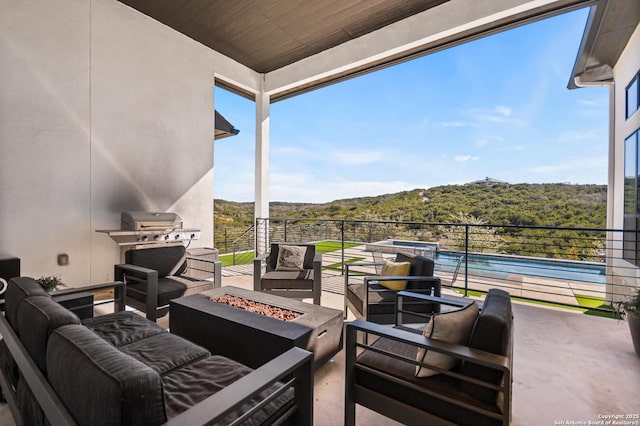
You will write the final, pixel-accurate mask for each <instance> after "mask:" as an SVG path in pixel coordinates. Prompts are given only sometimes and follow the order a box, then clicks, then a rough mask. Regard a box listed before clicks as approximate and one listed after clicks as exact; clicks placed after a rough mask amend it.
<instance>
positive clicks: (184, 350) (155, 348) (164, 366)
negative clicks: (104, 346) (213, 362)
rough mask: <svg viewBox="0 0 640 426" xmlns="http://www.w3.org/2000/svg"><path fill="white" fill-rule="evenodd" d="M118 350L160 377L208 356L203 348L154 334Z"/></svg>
mask: <svg viewBox="0 0 640 426" xmlns="http://www.w3.org/2000/svg"><path fill="white" fill-rule="evenodd" d="M119 349H120V350H121V351H122V352H123V353H125V354H127V355H130V356H131V357H133V358H135V359H137V360H138V361H140V362H142V363H144V364H145V365H147V366H149V367H151V368H152V369H153V370H155V371H156V372H157V373H158V374H160V375H163V374H167V373H169V372H171V371H173V370H175V369H176V368H180V367H183V366H185V365H187V364H189V363H192V362H194V361H197V360H199V359H202V358H204V357H206V356H208V355H209V351H208V350H206V349H205V348H203V347H201V346H198V345H196V344H194V343H191V342H189V341H188V340H185V339H183V338H181V337H178V336H176V335H175V334H170V333H160V334H156V335H153V336H150V337H147V338H146V339H142V340H138V341H136V342H133V343H130V344H128V345H125V346H121V347H120V348H119Z"/></svg>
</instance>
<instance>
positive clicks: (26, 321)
mask: <svg viewBox="0 0 640 426" xmlns="http://www.w3.org/2000/svg"><path fill="white" fill-rule="evenodd" d="M68 324H80V319H79V318H78V316H77V315H76V314H74V313H73V312H71V311H69V310H67V309H65V308H64V307H63V306H61V305H60V304H58V303H56V302H54V301H53V300H52V299H51V298H50V297H48V296H31V297H27V298H26V299H24V300H23V301H22V303H21V304H20V308H19V309H18V327H19V328H20V329H21V330H22V335H21V336H20V340H21V341H22V344H23V345H24V347H25V348H26V349H27V352H29V355H31V358H33V360H34V361H35V363H36V365H37V366H38V368H40V371H42V372H43V373H46V356H47V341H48V339H49V336H50V335H51V333H52V332H53V331H54V330H55V329H56V328H58V327H60V326H63V325H68Z"/></svg>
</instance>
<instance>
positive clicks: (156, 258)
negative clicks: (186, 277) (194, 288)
mask: <svg viewBox="0 0 640 426" xmlns="http://www.w3.org/2000/svg"><path fill="white" fill-rule="evenodd" d="M124 256H125V262H126V263H129V264H132V265H136V266H142V267H144V268H149V269H153V270H155V271H158V278H162V277H166V276H167V275H169V274H170V273H171V271H172V270H174V269H175V268H176V266H177V265H178V263H180V267H179V268H178V269H177V270H176V272H175V273H174V274H172V275H180V274H182V273H183V272H184V271H185V269H187V260H186V257H185V256H186V249H185V247H184V246H182V245H180V246H164V247H156V248H149V249H138V250H129V251H127V252H126V253H125V255H124Z"/></svg>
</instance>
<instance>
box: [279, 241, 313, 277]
mask: <svg viewBox="0 0 640 426" xmlns="http://www.w3.org/2000/svg"><path fill="white" fill-rule="evenodd" d="M306 253H307V247H304V246H293V245H286V244H280V245H279V246H278V254H277V261H276V271H302V270H303V269H304V258H305V255H306Z"/></svg>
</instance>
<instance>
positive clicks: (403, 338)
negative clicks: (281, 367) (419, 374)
mask: <svg viewBox="0 0 640 426" xmlns="http://www.w3.org/2000/svg"><path fill="white" fill-rule="evenodd" d="M404 298H418V299H423V300H425V301H427V300H428V301H437V302H439V303H442V304H446V305H450V306H456V307H464V306H465V305H466V304H467V303H469V302H465V301H462V300H449V299H443V298H439V297H432V296H425V295H421V294H415V293H411V292H405V291H402V292H399V293H398V309H397V312H398V317H397V320H396V321H397V323H398V325H401V322H402V321H401V319H402V304H403V302H404V300H403V299H404ZM412 315H413V313H412ZM378 338H383V339H388V340H391V341H395V342H398V344H406V345H412V346H415V347H418V348H424V349H427V350H428V351H434V352H439V353H442V354H445V355H448V356H451V357H454V358H457V359H459V360H460V361H462V362H471V363H474V364H478V365H481V366H484V367H488V368H490V369H493V370H497V371H499V372H500V373H501V374H503V380H502V382H501V383H502V384H500V385H496V384H494V383H491V382H486V381H482V380H480V379H477V378H471V377H468V376H465V375H463V374H460V373H459V372H456V371H450V370H443V369H440V368H437V367H433V366H430V365H427V364H424V363H422V362H418V361H417V360H416V359H415V358H412V359H411V358H407V357H406V356H403V355H398V354H396V353H393V352H392V351H389V350H385V349H384V348H380V346H376V341H377V340H378ZM369 342H373V343H371V344H369ZM365 350H367V351H373V352H375V353H377V354H381V355H383V356H385V357H389V358H391V359H393V360H397V361H402V362H408V363H411V364H414V365H415V366H418V365H420V366H422V367H424V368H430V369H432V370H436V371H437V372H438V373H440V374H442V375H445V376H448V377H450V378H452V379H455V380H457V381H459V382H460V383H462V382H467V383H471V384H473V385H478V386H481V387H483V388H486V389H491V390H495V391H498V392H502V393H503V395H504V398H503V409H502V413H498V412H493V411H491V410H488V409H486V408H485V407H483V406H481V404H473V403H470V402H469V399H468V398H467V400H462V398H461V399H458V398H456V397H455V396H454V397H452V396H451V395H446V394H443V393H441V392H439V391H438V390H435V389H430V387H429V386H419V385H417V384H416V383H414V382H409V381H406V379H404V378H403V377H398V376H397V375H394V374H392V373H391V372H389V371H385V370H384V369H381V368H376V367H372V366H371V365H365V364H363V363H360V362H359V359H358V354H359V353H362V352H363V351H365ZM345 351H346V352H345V363H346V372H345V425H347V426H352V425H355V415H356V409H355V405H356V404H360V405H363V406H365V407H368V408H370V409H372V410H374V411H376V412H378V413H381V414H383V415H384V416H387V417H390V418H392V419H395V420H396V421H399V422H401V423H404V424H407V425H414V424H415V425H418V424H429V425H451V424H453V423H452V421H451V420H449V419H445V418H442V417H440V416H438V415H436V414H433V413H431V412H428V411H424V410H422V409H420V408H418V407H416V406H414V405H411V404H409V403H408V402H406V401H402V400H400V399H394V398H393V397H391V396H389V395H385V394H382V393H380V392H378V391H376V390H374V389H370V388H368V387H367V385H366V384H364V383H361V382H359V380H358V375H359V373H365V374H368V375H369V376H370V377H376V378H377V379H376V380H381V381H383V382H384V381H388V382H389V383H393V384H395V385H397V384H400V385H401V386H405V387H406V388H408V389H409V390H410V391H411V392H412V393H414V394H415V395H422V396H424V397H425V398H429V399H432V400H438V401H442V402H443V403H447V404H450V405H453V406H454V407H457V408H459V409H464V410H468V411H470V412H473V413H474V415H477V416H478V417H484V418H486V419H487V420H488V421H489V422H495V423H497V424H501V425H503V426H507V425H508V424H509V422H510V419H511V399H512V371H513V328H511V335H510V340H509V347H508V350H507V355H506V356H501V355H496V354H493V353H490V352H485V351H481V350H478V349H473V348H470V347H468V346H463V345H456V344H450V343H445V342H442V341H439V340H433V339H429V338H427V337H425V336H424V335H422V334H421V333H420V334H419V333H417V332H415V331H408V330H406V329H401V328H398V327H395V328H394V327H389V326H384V325H379V324H375V323H372V322H368V321H362V320H356V321H354V322H352V323H349V324H347V325H346V343H345Z"/></svg>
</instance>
